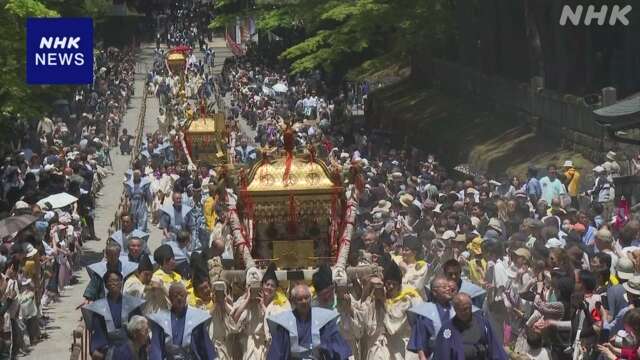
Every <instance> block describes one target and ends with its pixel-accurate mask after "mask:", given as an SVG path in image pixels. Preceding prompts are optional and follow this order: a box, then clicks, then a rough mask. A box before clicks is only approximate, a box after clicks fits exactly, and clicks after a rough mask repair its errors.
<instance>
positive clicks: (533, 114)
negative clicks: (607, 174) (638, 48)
mask: <svg viewBox="0 0 640 360" xmlns="http://www.w3.org/2000/svg"><path fill="white" fill-rule="evenodd" d="M433 68H434V69H433V71H432V73H433V76H434V78H435V81H434V85H435V86H437V87H438V88H440V89H441V90H443V91H444V92H446V93H450V94H453V95H455V96H462V97H473V98H475V100H480V101H481V102H483V103H486V104H487V105H488V106H490V107H493V108H495V109H496V110H497V111H500V112H507V113H509V114H511V115H513V116H514V123H522V121H525V122H527V123H528V124H529V125H530V126H531V128H532V129H534V131H536V132H539V133H540V134H541V135H543V136H545V137H551V138H555V139H557V140H558V141H560V142H561V144H562V145H563V146H565V147H567V148H568V149H571V150H574V151H576V152H579V153H581V154H583V155H584V156H585V157H586V158H588V159H589V160H591V161H592V162H594V163H601V162H602V161H604V155H605V154H606V152H607V151H609V150H614V151H616V152H617V153H618V154H619V162H620V163H621V165H622V166H623V167H627V166H628V161H629V159H631V157H632V156H634V155H635V153H636V152H637V151H638V149H637V147H635V146H632V145H628V144H621V143H618V142H615V141H612V140H611V139H610V138H609V137H608V136H607V135H606V131H605V129H604V128H603V127H600V126H599V125H598V124H597V123H596V121H595V119H596V115H595V114H593V110H595V109H596V108H597V106H590V105H587V104H586V103H585V102H584V101H583V99H582V98H581V97H576V96H574V95H569V94H561V93H558V92H556V91H553V90H548V89H545V88H544V80H543V79H541V78H534V79H532V80H531V83H529V84H526V83H518V82H515V81H512V80H509V79H504V78H498V77H491V76H487V75H485V74H482V73H479V72H478V71H476V70H474V69H471V68H467V67H464V66H461V65H458V64H455V63H449V62H446V61H442V60H435V61H433ZM605 93H606V95H607V96H606V100H607V101H610V102H611V101H613V102H615V99H611V96H610V94H611V92H610V91H608V92H607V91H605ZM614 97H615V95H614Z"/></svg>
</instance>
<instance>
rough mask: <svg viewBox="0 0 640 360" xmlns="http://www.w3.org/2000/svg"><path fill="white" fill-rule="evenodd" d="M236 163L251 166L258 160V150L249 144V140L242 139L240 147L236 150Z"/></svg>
mask: <svg viewBox="0 0 640 360" xmlns="http://www.w3.org/2000/svg"><path fill="white" fill-rule="evenodd" d="M234 151H235V155H236V161H237V162H239V163H241V164H250V163H252V162H254V161H255V160H256V157H257V154H256V148H254V147H253V146H251V145H249V144H248V143H247V138H246V137H244V136H243V137H242V138H241V139H240V145H239V146H237V147H236V148H235V149H234Z"/></svg>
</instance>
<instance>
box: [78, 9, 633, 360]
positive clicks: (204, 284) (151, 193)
mask: <svg viewBox="0 0 640 360" xmlns="http://www.w3.org/2000/svg"><path fill="white" fill-rule="evenodd" d="M191 18H192V19H197V18H198V17H197V16H192V17H191ZM194 26H195V25H193V24H190V23H189V22H186V23H185V24H183V25H181V26H180V27H175V28H172V29H174V30H173V32H176V31H177V32H178V33H177V34H172V35H170V37H171V38H174V39H178V40H181V41H186V42H189V41H193V40H189V37H191V38H192V39H193V38H196V37H197V34H198V32H197V31H196V32H193V31H191V30H190V29H192V28H194ZM179 29H182V30H179ZM183 38H185V39H183ZM178 40H176V41H178ZM178 44H180V43H178ZM163 56H164V54H163V53H161V52H159V53H158V55H157V62H161V61H162V58H163ZM187 59H188V61H187V70H186V74H185V76H184V82H183V81H182V79H181V78H180V77H178V76H175V75H174V76H171V74H168V73H166V72H164V70H162V66H161V65H159V66H155V67H154V69H155V70H154V73H152V74H150V76H149V78H148V80H149V81H148V85H149V87H150V89H152V90H153V91H155V93H156V94H157V96H158V97H159V98H160V104H161V107H162V109H163V111H161V115H160V116H161V118H159V119H158V121H159V123H160V124H161V125H162V126H161V127H160V129H159V130H158V131H157V132H156V133H155V134H148V135H147V136H146V137H145V139H144V141H143V143H142V144H141V148H140V154H141V156H140V158H139V159H138V160H137V161H136V162H135V163H134V164H133V167H132V169H131V170H130V171H129V172H128V173H127V175H126V179H125V182H124V186H125V189H126V191H127V197H128V206H127V208H128V210H129V211H126V212H124V213H122V214H121V215H120V224H121V228H120V229H119V230H118V231H116V232H115V233H113V234H111V235H110V241H109V242H108V243H107V246H106V249H105V257H104V260H102V261H100V262H98V263H95V264H92V265H90V266H89V267H88V269H89V272H90V274H91V281H90V283H89V285H88V286H87V289H86V291H85V294H84V297H85V300H86V301H85V306H84V307H83V311H84V312H83V314H84V318H85V321H86V322H87V325H88V326H89V327H90V329H91V342H90V347H91V355H92V356H93V357H94V358H105V357H106V358H126V359H129V358H135V359H143V358H151V359H177V358H182V359H192V358H197V359H204V358H207V359H210V358H214V357H217V358H221V359H243V360H244V359H246V360H249V359H348V358H354V359H357V360H363V359H367V360H377V359H385V360H386V359H427V358H430V357H431V358H433V359H507V358H516V359H538V360H544V359H578V358H580V359H597V358H607V359H618V358H619V359H636V358H637V356H638V347H639V345H640V343H639V342H638V337H639V336H640V310H638V309H636V308H635V307H636V306H638V305H640V301H639V299H640V247H639V243H640V220H639V219H636V218H635V217H634V215H633V214H632V213H631V211H630V205H631V204H629V203H628V202H627V201H626V200H625V199H624V197H622V196H620V194H617V195H616V191H615V190H616V189H615V186H614V179H615V178H616V177H617V176H619V175H620V166H619V165H618V163H617V162H616V154H615V153H613V152H609V153H607V156H606V157H607V161H606V162H605V163H603V164H602V165H598V166H596V167H595V168H594V169H593V175H594V179H595V182H594V186H593V187H592V188H590V189H589V190H587V191H584V188H583V187H584V185H582V184H581V174H580V171H579V170H580V169H577V168H576V167H575V166H574V164H573V163H572V162H571V160H567V161H566V162H564V163H563V164H562V171H559V169H558V167H557V166H556V165H549V166H548V167H547V168H546V169H545V171H544V175H543V174H542V171H540V173H539V171H538V169H535V168H530V169H529V171H528V174H526V175H527V176H526V177H524V176H523V177H522V178H518V177H513V178H508V179H507V178H505V179H500V182H498V181H494V180H491V179H489V178H485V177H482V176H465V175H461V174H458V173H455V172H454V171H448V170H447V169H446V168H444V167H443V166H441V165H440V164H439V163H438V162H437V158H436V157H435V156H433V155H430V154H424V153H422V152H421V151H420V150H418V149H417V148H415V147H408V146H395V144H394V143H392V141H391V139H389V138H387V137H385V135H384V134H380V133H375V132H372V131H368V130H366V129H361V128H359V127H356V128H355V130H356V131H353V130H354V126H353V124H352V122H351V121H350V119H349V118H348V117H347V116H345V109H346V107H347V106H348V105H347V104H349V103H350V101H349V100H348V96H347V92H348V91H345V89H339V90H338V91H336V92H335V94H334V95H331V92H330V91H329V90H328V89H327V87H326V86H325V85H324V83H323V82H322V81H321V80H320V78H319V76H317V74H311V75H310V76H308V77H303V76H298V77H296V78H291V77H290V76H288V75H287V74H286V72H284V71H283V70H282V69H273V68H270V67H269V66H267V65H266V64H265V63H263V62H261V61H260V57H259V56H254V55H252V54H249V56H247V57H243V58H234V59H230V60H228V61H226V62H225V66H224V70H223V73H222V76H221V78H220V81H218V82H217V83H214V82H213V80H212V79H213V78H214V77H213V76H212V74H211V69H212V68H211V66H210V65H211V64H210V62H209V61H208V60H209V59H211V57H210V55H207V58H206V59H205V61H202V60H201V59H198V58H197V57H196V55H195V54H194V53H192V52H189V51H187ZM216 91H219V92H221V94H219V95H225V97H226V98H227V99H230V101H229V108H228V110H229V113H228V114H227V115H228V121H227V130H228V131H227V134H228V137H227V139H226V146H227V151H229V152H230V153H231V154H232V160H233V162H235V163H236V165H238V166H239V167H244V166H250V165H252V164H254V163H256V162H257V161H259V160H261V158H262V157H263V156H270V155H269V154H271V152H270V151H271V150H269V149H291V148H297V149H300V150H301V151H302V150H304V151H307V152H308V153H312V154H314V156H317V158H318V159H322V160H323V161H325V162H326V163H327V164H328V167H329V169H330V172H331V174H334V175H335V176H336V181H339V183H340V184H344V185H345V189H346V192H345V194H344V196H342V194H341V196H340V201H341V204H342V205H343V211H342V213H341V216H340V218H339V219H338V220H336V221H339V222H340V225H341V226H338V227H337V228H339V229H347V230H345V231H344V233H342V234H339V235H341V237H340V240H341V241H340V245H341V249H345V248H346V249H349V252H348V258H347V261H346V264H342V263H341V262H340V255H339V256H338V261H337V262H334V261H331V262H330V263H327V264H321V265H320V266H319V267H318V269H317V270H316V271H315V272H314V273H313V275H312V276H311V279H310V280H311V281H304V280H302V279H283V278H282V276H281V275H280V273H278V272H277V271H276V269H275V265H274V264H273V263H271V264H269V265H268V267H267V268H266V269H258V268H257V267H256V266H255V262H254V259H253V256H255V257H256V260H258V259H260V258H266V256H264V254H261V253H257V251H254V253H253V254H248V251H249V250H248V245H247V242H246V236H247V233H250V231H249V232H247V228H246V226H251V224H250V223H249V224H247V221H246V220H247V219H245V218H244V216H245V214H246V212H244V211H243V209H242V207H243V206H247V204H246V202H247V199H246V198H243V196H241V194H240V192H239V191H238V190H239V188H241V187H242V184H241V183H242V178H241V175H240V174H236V173H234V171H232V169H231V168H230V167H228V166H218V167H216V166H214V165H213V164H208V163H206V162H200V163H197V164H194V163H193V162H192V161H191V156H190V154H189V145H188V144H187V143H186V141H185V137H184V132H185V130H186V129H185V128H186V124H188V123H189V122H190V121H196V119H198V118H199V117H201V116H203V115H205V114H206V113H207V112H208V111H209V110H210V109H212V108H216V107H217V106H214V105H211V103H212V102H214V100H215V97H216V96H215V95H216ZM336 94H337V95H336ZM244 124H247V125H248V127H247V128H255V129H256V130H257V134H256V136H249V135H248V133H243V130H242V129H247V128H245V127H244ZM149 222H151V225H149ZM149 226H158V228H160V229H161V230H162V241H161V242H162V245H161V246H159V247H158V248H157V249H150V248H149V246H148V245H147V243H148V241H149V236H150V235H149ZM252 255H253V256H252ZM315 255H316V256H317V257H319V258H326V257H328V256H331V252H328V253H317V254H315ZM240 259H242V262H244V265H245V268H246V276H245V278H244V279H243V281H231V280H230V279H229V278H228V277H225V276H223V275H222V272H223V269H228V268H229V267H233V266H236V267H237V266H241V265H240V262H241V261H240ZM344 265H348V267H349V269H360V270H362V271H360V272H358V274H359V275H358V276H355V277H353V276H349V277H348V276H347V275H346V272H345V271H344V270H345V269H344V268H342V266H344ZM309 285H311V286H309ZM150 335H151V336H150Z"/></svg>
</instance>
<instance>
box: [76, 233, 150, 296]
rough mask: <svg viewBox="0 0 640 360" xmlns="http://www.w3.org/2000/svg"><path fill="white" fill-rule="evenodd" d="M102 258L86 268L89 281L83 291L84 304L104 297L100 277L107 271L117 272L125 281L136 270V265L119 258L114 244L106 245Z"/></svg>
mask: <svg viewBox="0 0 640 360" xmlns="http://www.w3.org/2000/svg"><path fill="white" fill-rule="evenodd" d="M104 257H105V260H102V261H100V262H97V263H94V264H91V265H89V266H87V272H88V273H89V277H90V280H89V284H88V285H87V288H86V289H85V291H84V295H83V296H84V299H85V301H84V304H87V303H89V302H91V301H96V300H98V299H100V298H103V297H104V290H105V287H104V285H105V284H104V282H103V281H102V277H103V276H104V274H105V273H106V272H107V271H109V270H111V271H117V272H119V273H120V274H121V275H122V278H123V279H126V278H128V277H129V275H131V274H133V272H134V271H136V269H137V268H138V266H137V264H135V263H132V262H130V261H128V260H125V259H123V258H120V246H119V245H118V244H116V243H114V242H111V243H109V244H107V247H106V249H105V250H104Z"/></svg>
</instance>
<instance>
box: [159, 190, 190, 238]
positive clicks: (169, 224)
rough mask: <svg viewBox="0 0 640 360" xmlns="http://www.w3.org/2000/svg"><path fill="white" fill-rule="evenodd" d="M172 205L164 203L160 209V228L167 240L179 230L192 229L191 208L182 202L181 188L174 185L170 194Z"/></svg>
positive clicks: (173, 236)
mask: <svg viewBox="0 0 640 360" xmlns="http://www.w3.org/2000/svg"><path fill="white" fill-rule="evenodd" d="M171 198H172V200H173V204H172V205H169V204H167V205H165V206H164V207H162V208H161V209H160V212H161V214H160V222H159V225H160V229H162V234H163V235H164V238H165V239H167V240H170V239H173V238H175V237H176V236H177V234H178V232H179V231H180V230H183V229H184V230H187V231H189V233H191V230H192V229H193V218H192V216H191V208H190V207H188V206H186V205H183V204H182V190H181V189H180V188H179V187H178V186H176V188H174V189H173V193H172V195H171Z"/></svg>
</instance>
